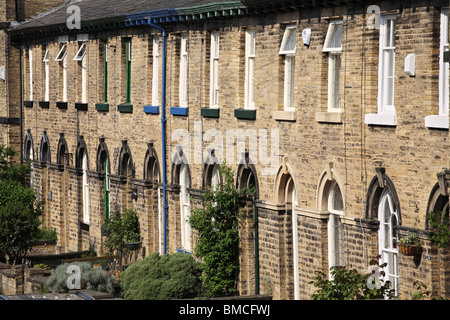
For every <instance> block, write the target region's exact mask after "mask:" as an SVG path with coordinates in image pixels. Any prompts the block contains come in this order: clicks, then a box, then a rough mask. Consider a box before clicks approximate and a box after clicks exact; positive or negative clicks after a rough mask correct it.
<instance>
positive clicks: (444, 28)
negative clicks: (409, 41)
mask: <svg viewBox="0 0 450 320" xmlns="http://www.w3.org/2000/svg"><path fill="white" fill-rule="evenodd" d="M440 18H441V22H440V40H439V113H438V114H437V115H430V116H427V117H425V126H426V127H429V128H440V129H449V118H448V117H449V85H450V84H449V65H450V64H449V63H448V62H444V53H445V52H446V51H449V39H448V24H449V10H448V9H442V11H441V17H440Z"/></svg>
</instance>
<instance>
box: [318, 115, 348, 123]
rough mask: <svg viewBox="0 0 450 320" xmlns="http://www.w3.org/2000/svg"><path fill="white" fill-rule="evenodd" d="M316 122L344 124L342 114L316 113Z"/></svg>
mask: <svg viewBox="0 0 450 320" xmlns="http://www.w3.org/2000/svg"><path fill="white" fill-rule="evenodd" d="M316 121H317V122H325V123H342V112H316Z"/></svg>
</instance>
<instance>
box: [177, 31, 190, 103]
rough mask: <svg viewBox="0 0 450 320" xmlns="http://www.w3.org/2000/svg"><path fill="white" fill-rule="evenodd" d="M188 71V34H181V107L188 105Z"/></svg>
mask: <svg viewBox="0 0 450 320" xmlns="http://www.w3.org/2000/svg"><path fill="white" fill-rule="evenodd" d="M187 73H188V50H187V35H182V36H181V49H180V87H179V100H180V107H183V108H186V107H187Z"/></svg>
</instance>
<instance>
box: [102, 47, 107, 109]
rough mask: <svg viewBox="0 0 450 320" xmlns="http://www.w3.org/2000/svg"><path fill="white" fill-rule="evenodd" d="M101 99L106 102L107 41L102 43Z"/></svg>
mask: <svg viewBox="0 0 450 320" xmlns="http://www.w3.org/2000/svg"><path fill="white" fill-rule="evenodd" d="M103 101H104V102H105V103H107V102H108V43H107V42H105V43H104V44H103Z"/></svg>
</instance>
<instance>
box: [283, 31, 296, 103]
mask: <svg viewBox="0 0 450 320" xmlns="http://www.w3.org/2000/svg"><path fill="white" fill-rule="evenodd" d="M296 33H297V27H296V26H295V25H289V26H287V27H286V30H285V31H284V36H283V41H282V42H281V47H280V52H279V54H280V55H284V111H294V110H295V107H294V88H295V83H294V79H295V52H296Z"/></svg>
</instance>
